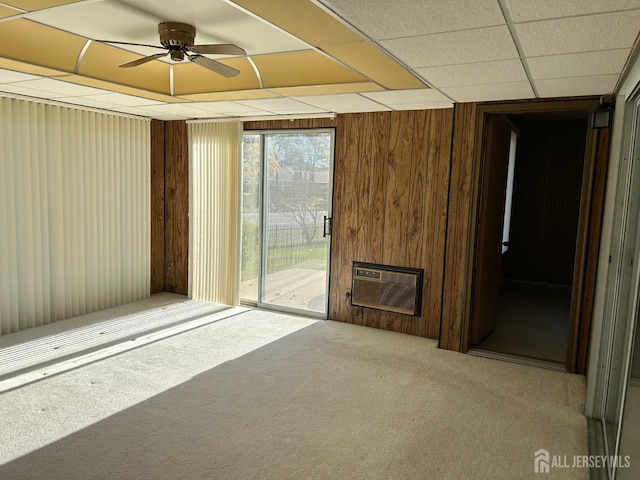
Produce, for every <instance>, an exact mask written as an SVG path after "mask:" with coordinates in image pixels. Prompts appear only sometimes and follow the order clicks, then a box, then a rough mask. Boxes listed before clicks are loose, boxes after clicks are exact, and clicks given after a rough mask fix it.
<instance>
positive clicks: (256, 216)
mask: <svg viewBox="0 0 640 480" xmlns="http://www.w3.org/2000/svg"><path fill="white" fill-rule="evenodd" d="M260 150H261V148H260V135H244V137H243V141H242V259H241V270H240V298H241V299H242V300H248V301H251V302H257V301H258V273H259V270H260V157H261V151H260Z"/></svg>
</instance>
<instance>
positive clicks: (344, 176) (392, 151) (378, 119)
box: [329, 109, 453, 338]
mask: <svg viewBox="0 0 640 480" xmlns="http://www.w3.org/2000/svg"><path fill="white" fill-rule="evenodd" d="M452 118H453V111H452V110H451V109H448V110H427V111H401V112H377V113H362V114H348V115H339V116H338V118H337V130H336V138H337V141H336V155H335V175H334V197H333V234H332V239H331V276H330V293H329V318H331V319H334V320H339V321H344V322H349V323H355V324H358V325H366V326H370V327H375V328H381V329H385V330H392V331H397V332H404V333H410V334H413V335H419V336H424V337H430V338H438V335H439V330H440V310H441V301H442V277H443V268H444V262H443V258H444V251H445V231H446V212H447V198H448V190H449V151H450V145H451V127H452ZM353 261H364V262H373V263H383V264H389V265H397V266H405V267H416V268H423V269H424V271H425V278H424V286H423V309H422V316H421V317H412V316H408V315H401V314H395V313H388V312H381V311H377V310H371V309H365V308H360V307H354V306H352V305H351V303H350V298H349V295H350V290H351V268H352V262H353Z"/></svg>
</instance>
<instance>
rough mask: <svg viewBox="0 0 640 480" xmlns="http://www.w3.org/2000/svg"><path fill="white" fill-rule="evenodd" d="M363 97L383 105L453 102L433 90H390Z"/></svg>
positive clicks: (366, 94) (370, 93)
mask: <svg viewBox="0 0 640 480" xmlns="http://www.w3.org/2000/svg"><path fill="white" fill-rule="evenodd" d="M362 95H363V96H365V97H367V98H370V99H371V100H374V101H376V102H378V103H382V104H383V105H391V104H396V105H397V104H410V103H416V104H417V103H434V102H451V100H449V99H448V98H447V97H446V96H444V95H443V94H442V93H440V92H439V91H437V90H434V89H433V88H423V89H416V90H389V91H386V92H367V93H362Z"/></svg>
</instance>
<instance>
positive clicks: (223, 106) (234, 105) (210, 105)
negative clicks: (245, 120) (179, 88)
mask: <svg viewBox="0 0 640 480" xmlns="http://www.w3.org/2000/svg"><path fill="white" fill-rule="evenodd" d="M193 106H194V107H196V108H197V109H198V110H202V111H205V112H210V113H218V114H221V115H229V116H232V117H250V116H257V115H264V114H265V111H264V110H261V109H259V108H253V107H248V106H246V105H242V104H241V103H239V102H230V101H221V102H198V103H194V104H193Z"/></svg>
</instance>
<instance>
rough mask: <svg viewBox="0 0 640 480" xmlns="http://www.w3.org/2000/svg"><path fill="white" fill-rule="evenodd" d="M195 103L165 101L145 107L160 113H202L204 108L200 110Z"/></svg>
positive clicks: (185, 114) (183, 114)
mask: <svg viewBox="0 0 640 480" xmlns="http://www.w3.org/2000/svg"><path fill="white" fill-rule="evenodd" d="M195 105H196V104H193V103H188V104H187V103H165V104H160V105H146V106H144V109H145V110H147V111H149V112H155V113H158V114H171V115H181V116H190V115H192V114H194V115H197V114H201V113H202V112H203V110H199V109H198V108H196V107H195Z"/></svg>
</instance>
